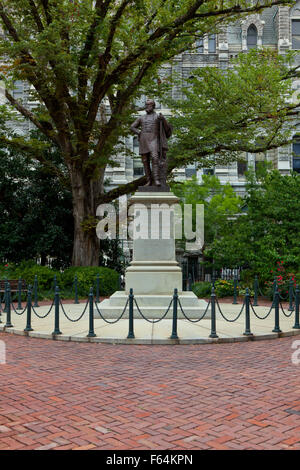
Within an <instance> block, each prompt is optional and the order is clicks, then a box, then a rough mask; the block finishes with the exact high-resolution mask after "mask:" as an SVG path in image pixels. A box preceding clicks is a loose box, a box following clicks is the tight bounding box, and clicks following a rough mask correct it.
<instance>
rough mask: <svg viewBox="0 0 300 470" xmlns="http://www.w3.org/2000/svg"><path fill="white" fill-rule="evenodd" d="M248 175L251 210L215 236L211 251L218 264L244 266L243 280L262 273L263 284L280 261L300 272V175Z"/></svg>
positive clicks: (248, 209) (293, 271) (276, 173)
mask: <svg viewBox="0 0 300 470" xmlns="http://www.w3.org/2000/svg"><path fill="white" fill-rule="evenodd" d="M247 178H248V180H247V195H246V196H245V198H244V203H245V206H246V208H247V211H246V212H245V214H244V215H241V216H240V217H238V219H237V220H234V221H232V222H231V224H230V226H228V227H227V229H226V231H224V232H223V234H221V235H220V236H219V237H218V238H217V239H215V241H214V242H213V244H212V245H211V247H210V248H211V250H210V253H211V256H213V257H214V260H215V263H216V265H217V266H226V267H229V268H230V267H236V266H239V265H240V266H244V267H246V268H247V271H246V272H245V273H244V272H243V273H242V276H243V281H250V280H252V282H253V280H254V276H255V275H258V277H259V281H260V285H261V286H263V284H264V282H265V281H270V280H272V278H273V277H274V272H276V269H277V263H278V262H279V261H280V262H282V263H283V265H284V266H285V269H286V271H287V272H288V273H299V272H300V245H299V233H300V219H299V211H300V175H299V174H297V173H293V174H292V175H286V176H283V175H281V174H280V173H279V172H278V171H277V170H274V171H271V172H264V173H262V175H261V176H260V179H257V178H256V177H255V174H254V173H253V172H249V174H248V177H247Z"/></svg>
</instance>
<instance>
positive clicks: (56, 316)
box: [52, 286, 62, 336]
mask: <svg viewBox="0 0 300 470" xmlns="http://www.w3.org/2000/svg"><path fill="white" fill-rule="evenodd" d="M59 302H60V300H59V288H58V286H56V288H55V294H54V309H55V310H54V331H53V333H52V335H53V336H54V335H61V334H62V332H61V331H60V329H59Z"/></svg>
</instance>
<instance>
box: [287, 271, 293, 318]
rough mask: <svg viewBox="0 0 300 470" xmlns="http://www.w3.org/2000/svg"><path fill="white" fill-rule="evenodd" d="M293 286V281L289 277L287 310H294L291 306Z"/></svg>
mask: <svg viewBox="0 0 300 470" xmlns="http://www.w3.org/2000/svg"><path fill="white" fill-rule="evenodd" d="M293 287H294V282H293V279H292V278H291V277H290V281H289V308H288V310H289V312H292V311H293V310H294V307H293Z"/></svg>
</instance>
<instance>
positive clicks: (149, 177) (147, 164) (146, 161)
mask: <svg viewBox="0 0 300 470" xmlns="http://www.w3.org/2000/svg"><path fill="white" fill-rule="evenodd" d="M142 162H143V165H144V170H145V176H146V178H147V183H146V184H145V186H151V185H152V175H151V169H150V162H149V158H148V157H147V156H146V155H142Z"/></svg>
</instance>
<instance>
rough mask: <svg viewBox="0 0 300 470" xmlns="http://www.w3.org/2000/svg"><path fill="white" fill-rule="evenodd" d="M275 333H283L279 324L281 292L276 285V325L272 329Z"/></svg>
mask: <svg viewBox="0 0 300 470" xmlns="http://www.w3.org/2000/svg"><path fill="white" fill-rule="evenodd" d="M272 332H273V333H281V329H280V326H279V292H278V289H277V287H276V291H275V327H274V330H272Z"/></svg>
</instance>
